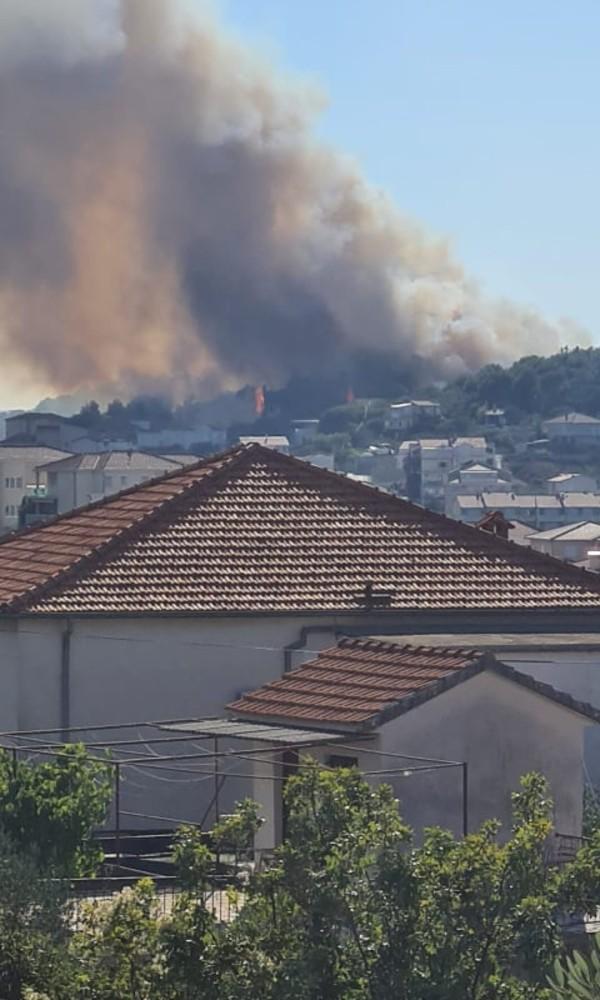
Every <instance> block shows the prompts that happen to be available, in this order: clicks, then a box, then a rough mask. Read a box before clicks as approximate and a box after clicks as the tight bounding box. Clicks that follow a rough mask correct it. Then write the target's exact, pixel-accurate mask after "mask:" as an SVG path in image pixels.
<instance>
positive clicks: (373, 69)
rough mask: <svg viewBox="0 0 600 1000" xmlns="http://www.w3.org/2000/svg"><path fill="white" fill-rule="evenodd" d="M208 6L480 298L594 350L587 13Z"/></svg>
mask: <svg viewBox="0 0 600 1000" xmlns="http://www.w3.org/2000/svg"><path fill="white" fill-rule="evenodd" d="M192 2H195V3H198V5H200V4H201V3H202V2H203V0H192ZM215 2H216V6H217V9H218V10H219V11H220V14H221V17H222V20H223V21H224V22H225V23H226V24H227V25H229V26H230V27H232V28H233V29H234V30H235V31H236V33H237V34H238V35H240V36H242V37H243V38H247V39H248V40H250V41H251V42H252V43H253V44H254V45H257V46H258V47H259V48H261V49H262V50H263V51H264V52H266V53H267V54H268V55H270V56H271V57H272V58H273V59H274V60H275V61H276V62H277V63H278V64H279V65H280V66H282V67H286V68H288V69H289V70H290V71H291V72H292V73H294V74H296V75H300V76H304V77H306V78H308V79H309V80H312V81H316V82H317V83H318V84H319V85H320V86H321V87H322V88H323V90H324V91H325V92H326V93H327V95H328V99H329V105H328V108H327V109H326V111H325V112H324V113H323V116H322V118H321V120H320V122H319V125H318V129H319V132H320V134H321V135H322V136H323V137H325V138H326V139H327V140H329V141H331V142H333V143H335V144H336V145H337V146H339V147H340V148H341V149H342V150H343V151H344V152H346V153H348V154H350V155H351V156H353V157H354V158H355V159H356V160H357V161H358V162H359V163H360V164H361V166H362V168H363V170H364V172H365V174H366V175H367V176H368V177H369V178H370V179H371V181H372V182H373V183H374V184H375V185H377V186H379V187H382V188H384V189H386V190H387V191H388V192H390V193H391V194H392V196H393V197H394V199H395V200H396V202H397V203H398V206H399V207H400V209H401V210H402V211H404V212H407V213H409V214H410V215H413V216H414V217H416V218H418V219H419V220H421V221H422V222H423V223H424V224H425V225H426V226H427V228H429V229H430V230H432V231H433V232H435V233H441V234H444V235H446V236H448V237H449V238H450V240H451V242H452V243H453V245H454V247H455V249H456V252H457V253H458V254H459V256H460V257H461V259H462V260H463V262H464V263H465V265H466V266H467V268H468V270H469V271H470V272H471V273H472V274H473V275H474V276H475V277H476V278H477V279H478V281H479V282H480V283H481V285H482V286H483V288H484V289H485V290H486V291H487V292H488V293H489V294H491V295H493V296H506V297H510V298H514V299H516V300H517V301H519V302H521V303H524V304H527V305H532V306H535V307H537V308H538V309H540V310H542V311H543V312H544V313H545V314H546V315H547V316H548V317H549V318H552V319H553V318H558V317H561V316H569V317H570V318H572V319H573V320H575V321H576V322H577V323H579V324H582V325H584V326H586V327H587V328H588V330H589V332H590V333H591V335H592V337H593V339H594V341H595V342H596V343H600V296H599V295H598V293H597V288H596V286H597V282H598V272H599V271H600V249H599V247H600V198H599V197H598V184H599V181H600V111H599V100H600V0H570V2H558V0H544V2H542V0H503V2H502V3H500V2H499V0H496V2H494V0H215Z"/></svg>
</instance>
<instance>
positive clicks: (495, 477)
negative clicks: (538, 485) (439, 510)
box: [445, 462, 513, 517]
mask: <svg viewBox="0 0 600 1000" xmlns="http://www.w3.org/2000/svg"><path fill="white" fill-rule="evenodd" d="M512 490H513V484H512V483H511V482H510V481H509V480H508V479H505V478H504V477H503V476H502V475H501V474H500V472H499V471H498V469H494V468H492V467H491V466H489V465H481V464H480V463H478V462H473V463H472V464H471V465H466V466H464V468H462V469H458V470H457V471H456V472H453V473H452V474H451V475H450V476H449V477H448V482H447V484H446V491H445V510H446V513H447V514H448V516H449V517H456V513H455V505H454V501H455V499H456V497H457V496H460V495H461V494H462V495H464V494H475V495H476V496H477V495H479V494H481V493H511V492H512Z"/></svg>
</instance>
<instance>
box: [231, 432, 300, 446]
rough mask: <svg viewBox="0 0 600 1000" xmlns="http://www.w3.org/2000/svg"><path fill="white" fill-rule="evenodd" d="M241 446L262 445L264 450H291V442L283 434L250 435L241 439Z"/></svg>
mask: <svg viewBox="0 0 600 1000" xmlns="http://www.w3.org/2000/svg"><path fill="white" fill-rule="evenodd" d="M239 442H240V444H260V445H262V447H263V448H289V446H290V442H289V441H288V439H287V438H286V437H285V436H284V435H283V434H265V435H264V436H261V435H250V436H248V437H241V438H240V439H239Z"/></svg>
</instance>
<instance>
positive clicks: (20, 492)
mask: <svg viewBox="0 0 600 1000" xmlns="http://www.w3.org/2000/svg"><path fill="white" fill-rule="evenodd" d="M68 455H69V453H68V452H65V451H59V450H58V449H57V448H48V447H43V446H39V445H8V444H2V443H0V532H7V531H16V529H17V528H18V527H19V510H20V507H21V504H22V502H23V498H24V497H26V496H27V495H28V493H31V492H32V487H36V486H38V487H39V486H42V487H44V486H45V485H46V477H45V474H44V473H41V474H38V472H37V470H38V468H39V466H40V465H42V464H44V463H46V462H52V461H56V460H57V459H64V458H67V457H68Z"/></svg>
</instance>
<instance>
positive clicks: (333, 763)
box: [326, 753, 358, 767]
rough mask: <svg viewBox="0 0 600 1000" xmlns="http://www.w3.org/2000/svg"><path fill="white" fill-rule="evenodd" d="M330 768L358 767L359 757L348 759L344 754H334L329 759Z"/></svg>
mask: <svg viewBox="0 0 600 1000" xmlns="http://www.w3.org/2000/svg"><path fill="white" fill-rule="evenodd" d="M326 763H327V766H328V767H358V757H346V756H345V755H344V754H337V753H332V754H330V755H329V757H328V758H327V761H326Z"/></svg>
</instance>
